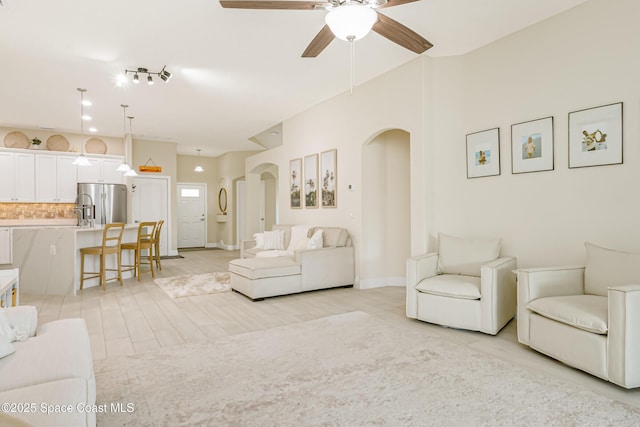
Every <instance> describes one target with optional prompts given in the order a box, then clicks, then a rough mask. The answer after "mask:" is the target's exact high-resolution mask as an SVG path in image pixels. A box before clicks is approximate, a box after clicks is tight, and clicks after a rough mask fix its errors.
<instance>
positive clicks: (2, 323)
mask: <svg viewBox="0 0 640 427" xmlns="http://www.w3.org/2000/svg"><path fill="white" fill-rule="evenodd" d="M0 336H3V337H5V338H6V339H7V340H8V341H9V342H10V343H11V342H14V341H15V340H16V334H15V332H13V327H12V326H11V323H9V319H7V316H5V314H4V311H3V310H0Z"/></svg>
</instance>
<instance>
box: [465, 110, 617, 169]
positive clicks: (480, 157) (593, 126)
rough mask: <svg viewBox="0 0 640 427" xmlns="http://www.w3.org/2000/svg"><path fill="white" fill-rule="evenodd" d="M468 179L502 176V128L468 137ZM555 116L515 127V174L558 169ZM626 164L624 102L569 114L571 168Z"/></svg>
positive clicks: (512, 154)
mask: <svg viewBox="0 0 640 427" xmlns="http://www.w3.org/2000/svg"><path fill="white" fill-rule="evenodd" d="M466 139H467V178H480V177H485V176H495V175H500V129H499V128H493V129H488V130H484V131H480V132H474V133H470V134H468V135H467V138H466ZM553 154H554V141H553V117H545V118H541V119H537V120H531V121H527V122H522V123H516V124H514V125H511V173H512V174H519V173H528V172H540V171H549V170H553V169H554V158H553ZM621 163H622V102H618V103H615V104H609V105H603V106H600V107H594V108H587V109H584V110H579V111H574V112H571V113H569V168H570V169H572V168H581V167H587V166H602V165H614V164H621Z"/></svg>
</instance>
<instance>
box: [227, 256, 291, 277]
mask: <svg viewBox="0 0 640 427" xmlns="http://www.w3.org/2000/svg"><path fill="white" fill-rule="evenodd" d="M229 271H230V272H231V273H235V274H239V275H240V276H244V277H246V278H247V279H252V280H254V279H264V278H267V277H281V276H293V275H295V274H300V264H298V263H296V262H295V261H294V260H293V258H291V257H278V258H243V259H234V260H233V261H229Z"/></svg>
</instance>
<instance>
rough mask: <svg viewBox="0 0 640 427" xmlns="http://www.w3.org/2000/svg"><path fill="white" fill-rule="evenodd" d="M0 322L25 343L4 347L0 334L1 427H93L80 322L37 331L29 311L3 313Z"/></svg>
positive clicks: (89, 368) (89, 369)
mask: <svg viewBox="0 0 640 427" xmlns="http://www.w3.org/2000/svg"><path fill="white" fill-rule="evenodd" d="M0 317H2V319H0V322H2V323H3V324H4V326H6V325H7V322H6V321H8V323H9V324H10V325H11V326H12V327H13V328H14V331H16V332H18V335H19V336H18V338H19V339H23V338H24V337H25V336H26V337H27V338H26V340H24V341H15V342H10V343H9V341H8V340H7V339H6V338H7V337H6V334H2V332H0V334H2V336H0V341H2V342H0V352H2V353H0V356H2V355H3V354H4V357H0V403H2V404H3V408H2V410H1V411H0V425H16V426H21V425H33V426H48V427H54V426H61V427H62V426H64V427H68V426H95V425H96V413H95V411H96V406H95V404H96V382H95V377H94V374H93V362H92V358H91V345H90V342H89V334H88V332H87V327H86V325H85V322H84V320H83V319H64V320H57V321H54V322H49V323H46V324H44V325H41V326H39V327H37V318H38V314H37V311H36V309H35V307H33V306H18V307H10V308H3V309H0ZM1 327H2V326H0V328H1ZM5 331H6V330H5ZM11 347H12V348H11ZM8 348H9V349H10V350H9V354H6V353H7V352H8V351H7V349H8ZM3 350H4V351H3ZM11 350H14V351H13V352H10V351H11Z"/></svg>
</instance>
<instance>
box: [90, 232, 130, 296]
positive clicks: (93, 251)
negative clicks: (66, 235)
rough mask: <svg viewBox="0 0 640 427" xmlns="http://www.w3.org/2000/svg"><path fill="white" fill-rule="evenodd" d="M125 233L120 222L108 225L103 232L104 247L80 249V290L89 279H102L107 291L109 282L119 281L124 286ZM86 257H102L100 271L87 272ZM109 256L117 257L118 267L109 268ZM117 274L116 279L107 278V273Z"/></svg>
mask: <svg viewBox="0 0 640 427" xmlns="http://www.w3.org/2000/svg"><path fill="white" fill-rule="evenodd" d="M123 232H124V223H121V222H118V223H113V224H106V225H105V226H104V230H103V231H102V245H101V246H90V247H87V248H80V289H83V288H84V281H85V280H88V279H95V278H100V285H101V286H102V289H107V282H110V281H112V280H117V281H119V282H120V286H122V255H121V254H122V252H121V249H120V247H121V244H122V233H123ZM85 255H98V256H99V257H100V271H85V269H84V257H85ZM107 255H116V258H117V267H116V268H107V267H106V258H107ZM109 271H111V272H117V274H116V275H115V276H114V277H109V278H107V272H109Z"/></svg>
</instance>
